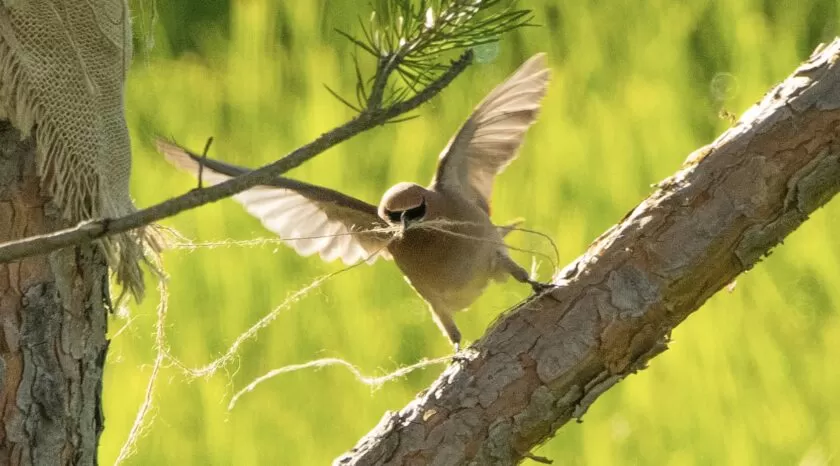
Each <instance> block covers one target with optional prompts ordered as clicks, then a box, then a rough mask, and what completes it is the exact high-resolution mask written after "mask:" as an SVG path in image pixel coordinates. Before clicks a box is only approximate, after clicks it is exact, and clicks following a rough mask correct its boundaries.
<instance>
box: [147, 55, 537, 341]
mask: <svg viewBox="0 0 840 466" xmlns="http://www.w3.org/2000/svg"><path fill="white" fill-rule="evenodd" d="M548 79H549V70H548V69H547V68H546V66H545V56H544V54H537V55H535V56H533V57H532V58H531V59H529V60H528V61H527V62H525V63H524V64H523V65H522V66H521V67H520V68H519V69H518V70H517V71H516V72H515V73H514V74H513V76H511V77H510V78H508V80H507V81H505V82H504V83H502V84H500V85H499V86H498V87H496V88H495V89H493V91H492V92H490V94H489V95H488V96H487V97H486V98H485V99H484V100H483V101H482V102H481V103H480V104H479V105H478V107H477V108H476V109H475V111H474V112H473V114H472V115H471V116H470V117H469V119H468V120H467V121H466V123H464V125H463V126H462V127H461V129H460V130H459V131H458V132H457V133H456V134H455V136H454V137H453V138H452V139H451V140H450V141H449V144H448V145H447V146H446V148H445V149H444V150H443V152H442V153H441V155H440V161H439V163H438V168H437V173H436V174H435V177H434V179H433V180H432V183H431V185H429V187H428V188H424V187H422V186H420V185H417V184H414V183H399V184H397V185H395V186H394V187H392V188H391V189H389V190H388V191H386V192H385V194H384V195H383V196H382V200H381V202H380V203H379V207H378V208H377V207H376V206H374V205H372V204H368V203H367V202H364V201H361V200H358V199H355V198H353V197H350V196H347V195H345V194H342V193H340V192H337V191H333V190H331V189H327V188H323V187H320V186H315V185H311V184H308V183H304V182H301V181H296V180H292V179H289V178H283V177H277V178H276V179H275V180H274V181H273V182H272V183H271V184H270V185H260V186H256V187H254V188H251V189H248V190H246V191H243V192H241V193H239V194H237V195H235V196H234V199H236V200H237V201H238V202H239V203H241V204H242V205H243V206H244V207H245V209H246V210H247V211H248V212H249V213H251V215H254V216H255V217H257V218H259V219H260V220H261V221H262V223H263V225H264V226H265V227H266V228H268V229H269V230H271V231H273V232H274V233H276V234H277V235H279V236H280V237H281V238H282V239H283V240H287V241H288V244H289V245H290V246H291V247H293V248H294V249H295V250H296V251H297V252H298V253H300V254H301V255H304V256H307V255H310V254H314V253H316V252H317V253H319V254H320V255H321V257H322V258H323V259H324V260H326V261H332V260H335V259H337V258H339V257H340V258H341V259H342V260H343V261H344V262H345V263H346V264H355V263H357V262H359V261H360V260H366V261H368V262H369V263H372V262H373V261H375V260H376V259H377V258H378V257H382V258H384V259H393V260H394V262H396V264H397V266H398V267H399V268H400V270H401V271H402V273H403V274H404V275H405V278H406V279H407V281H408V282H409V283H410V284H411V285H412V286H413V287H414V289H415V290H416V291H417V293H419V294H420V296H422V297H423V299H425V300H426V301H427V302H428V303H429V307H430V310H431V312H432V316H433V317H434V320H435V322H436V323H437V325H438V326H439V327H440V329H441V330H442V331H443V332H444V333H445V334H446V335H447V336H448V337H449V340H451V341H452V343H453V344H454V345H455V349H456V351H458V350H459V345H460V342H461V333H460V332H459V331H458V327H456V326H455V321H454V320H453V315H454V313H455V312H456V311H459V310H462V309H464V308H466V307H467V306H469V305H470V304H472V303H473V301H475V300H476V299H477V298H478V297H479V295H481V293H482V291H483V290H484V288H485V287H486V286H487V284H488V282H489V280H490V279H491V278H492V279H495V280H503V279H504V278H506V277H507V275H511V276H513V277H514V278H515V279H516V280H518V281H520V282H523V283H528V284H530V285H531V286H532V287H533V288H534V290H535V291H536V292H539V291H542V290H543V289H545V288H546V287H548V286H549V285H544V284H541V283H539V282H536V281H533V280H531V279H530V278H529V276H528V273H527V272H526V271H525V269H523V268H522V267H520V266H519V265H518V264H516V263H515V262H514V261H513V260H512V259H511V258H510V257H509V256H508V252H507V248H506V247H505V245H504V242H503V237H504V235H505V233H506V230H505V228H504V227H497V226H495V225H493V223H492V222H491V221H490V196H491V191H492V188H493V179H494V177H495V176H496V174H498V173H500V172H501V171H502V170H503V169H504V168H505V167H506V166H507V165H508V164H509V163H510V162H511V161H512V160H513V159H514V158H515V157H516V155H517V152H518V149H519V146H520V145H521V144H522V140H523V137H524V136H525V132H526V131H527V130H528V128H529V127H530V126H531V124H532V123H533V122H534V120H535V119H536V117H537V112H538V111H539V108H540V101H541V99H542V97H543V95H545V92H546V87H547V85H548ZM157 146H158V150H160V151H161V152H162V153H164V154H165V156H166V158H167V160H169V162H171V163H172V164H173V165H175V166H176V167H178V168H179V169H181V170H184V171H188V172H190V173H192V174H193V175H197V174H198V171H199V166H200V164H203V166H204V167H203V169H202V178H203V180H204V181H206V182H208V183H211V184H217V183H221V182H223V181H225V180H227V179H229V178H231V177H235V176H238V175H241V174H243V173H246V172H248V171H249V170H248V169H245V168H241V167H237V166H233V165H228V164H225V163H222V162H218V161H215V160H211V159H207V158H202V157H200V156H198V155H196V154H193V153H190V152H188V151H187V150H185V149H183V148H181V147H179V146H177V145H174V144H172V143H170V142H166V141H163V140H158V143H157ZM389 227H390V229H389ZM395 227H399V228H395ZM370 230H374V231H370ZM383 230H386V231H383ZM395 232H396V233H395Z"/></svg>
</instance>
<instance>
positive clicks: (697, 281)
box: [336, 39, 840, 466]
mask: <svg viewBox="0 0 840 466" xmlns="http://www.w3.org/2000/svg"><path fill="white" fill-rule="evenodd" d="M838 56H840V39H837V40H835V41H834V42H833V43H832V44H831V45H829V46H827V47H825V48H824V49H823V50H822V51H821V52H815V54H814V55H813V56H812V58H811V59H810V60H809V61H808V62H806V63H804V64H803V65H802V66H800V67H799V69H797V70H796V71H795V72H794V74H793V75H792V76H791V77H790V78H788V79H787V80H785V81H784V82H783V83H782V84H780V85H779V86H777V87H776V88H775V89H773V90H771V91H770V92H769V93H768V94H767V95H766V96H765V97H764V99H763V100H762V101H761V102H760V103H759V104H758V105H756V106H754V107H753V108H751V109H750V110H748V111H747V113H745V114H744V116H743V117H742V118H741V120H740V121H739V122H738V124H736V125H735V126H734V127H732V128H731V129H729V130H728V131H727V132H725V133H724V134H723V135H721V136H720V137H719V138H718V139H717V140H716V141H714V142H713V143H712V144H710V145H708V146H706V147H704V148H702V149H700V150H698V151H696V152H694V153H693V154H691V155H690V156H689V158H688V160H686V162H685V165H684V166H683V168H682V169H681V170H680V171H678V172H677V173H676V174H675V175H674V176H672V177H671V178H669V179H667V180H665V181H663V182H662V183H660V184H659V187H658V189H657V190H656V192H654V193H653V194H652V195H651V196H650V197H648V198H647V199H645V200H644V201H642V203H641V204H639V205H638V206H637V207H636V208H635V209H633V210H632V211H630V212H629V213H628V214H627V215H626V216H625V218H624V219H622V221H621V222H620V223H619V224H618V225H616V226H614V227H612V228H611V229H610V230H608V231H607V232H606V233H604V234H603V235H602V236H601V237H600V238H598V239H597V240H596V241H595V243H594V244H593V245H592V246H590V248H589V250H588V251H587V252H586V253H585V254H584V255H583V256H581V257H580V258H579V259H577V260H576V261H575V262H574V263H573V264H572V265H571V266H569V267H567V268H566V269H565V270H564V272H563V273H561V275H560V276H558V277H556V278H555V283H556V284H557V288H556V289H554V290H553V292H552V293H551V294H550V295H546V296H542V297H539V298H536V299H533V300H531V301H530V302H527V303H525V304H523V305H522V306H519V307H518V309H516V310H514V311H513V312H511V313H509V314H507V315H505V316H503V317H501V318H500V319H499V321H498V322H497V323H496V325H494V326H493V328H492V329H490V330H489V331H488V332H487V334H486V335H485V336H484V337H483V338H482V339H481V340H479V341H478V342H477V343H476V344H475V345H474V347H473V348H470V350H473V351H474V353H475V354H473V355H470V356H468V357H466V358H465V359H466V360H465V361H463V362H459V363H457V364H453V365H452V366H451V367H449V368H448V369H447V370H446V371H444V373H443V374H441V376H440V377H439V378H438V380H437V381H435V382H434V383H433V384H432V385H431V387H429V389H428V390H425V391H424V392H423V393H421V394H420V395H419V396H418V397H417V398H416V399H415V400H414V401H412V402H411V403H409V405H408V406H406V407H405V408H403V409H402V410H401V411H400V412H398V413H387V414H386V415H385V416H384V418H383V419H382V421H381V422H380V423H379V425H378V426H376V427H375V428H374V429H373V430H372V431H371V432H370V433H369V434H368V435H367V436H365V437H364V438H362V439H361V440H360V441H359V443H358V444H357V445H356V446H355V448H353V449H352V450H351V451H350V452H348V453H346V454H345V455H343V456H342V457H341V458H339V459H338V460H336V464H340V465H351V464H352V465H384V464H389V465H390V464H395V465H397V464H400V465H420V464H433V465H439V466H443V465H460V464H475V465H484V464H494V465H495V464H514V463H517V462H519V461H521V460H522V459H523V458H524V457H527V456H529V453H528V452H529V451H530V450H531V449H532V448H534V447H535V446H536V445H539V444H540V443H541V442H543V441H545V440H546V439H548V438H549V437H550V436H552V435H553V434H554V432H555V431H556V430H557V429H559V428H560V427H561V426H563V425H564V424H565V423H566V422H568V421H569V420H570V419H574V418H580V417H581V416H582V415H583V414H584V413H585V412H586V410H587V408H588V407H589V406H590V405H591V404H592V403H593V402H594V401H595V400H596V399H597V398H598V397H599V396H600V395H601V394H602V393H604V392H605V391H606V390H608V389H609V388H610V387H612V386H613V385H615V384H616V383H618V382H619V381H620V380H622V379H623V378H625V377H627V376H628V375H630V374H633V373H635V372H636V371H638V370H640V369H643V368H644V367H645V365H646V364H647V363H648V361H649V360H650V359H651V358H653V357H654V356H656V355H657V354H659V353H661V352H662V351H664V350H665V349H666V348H667V343H668V336H669V334H670V332H671V330H672V329H673V328H674V327H676V326H677V325H678V324H679V323H681V322H682V321H683V320H684V319H685V318H686V317H688V316H689V315H690V314H691V313H692V312H694V311H695V310H696V309H697V308H699V307H700V306H701V305H702V304H703V303H704V302H705V301H706V299H708V298H709V297H710V296H712V295H713V294H714V293H716V292H717V291H718V290H720V289H721V288H723V287H724V286H726V285H727V284H728V283H730V282H731V281H732V280H733V279H734V278H735V277H736V276H738V274H740V273H742V272H744V271H746V270H749V269H750V268H752V267H753V266H754V265H755V264H756V263H757V262H758V261H759V260H760V259H761V258H762V257H763V256H764V255H765V254H768V253H769V251H770V250H771V248H773V247H774V246H775V245H776V244H778V243H779V242H781V241H782V240H783V239H784V238H785V237H786V236H787V235H788V234H790V233H791V232H792V231H793V230H794V229H796V228H797V227H798V226H799V225H800V224H801V223H802V222H804V221H805V220H807V218H808V215H810V214H811V212H813V211H814V210H816V209H817V208H819V207H820V206H822V205H823V204H824V203H825V202H827V201H828V200H829V199H831V198H832V197H833V196H834V195H835V194H836V193H837V192H838V190H840V63H838V61H837V57H838ZM616 156H620V154H616ZM713 337H714V336H710V338H713Z"/></svg>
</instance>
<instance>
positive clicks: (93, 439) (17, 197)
mask: <svg viewBox="0 0 840 466" xmlns="http://www.w3.org/2000/svg"><path fill="white" fill-rule="evenodd" d="M40 184H41V183H40V179H39V178H38V177H37V175H36V172H35V146H34V143H33V142H32V139H31V138H30V139H26V140H23V141H21V139H20V134H19V133H18V132H17V131H16V130H15V129H14V128H13V127H12V126H11V125H10V124H9V123H8V122H6V121H0V243H2V242H6V241H10V240H14V239H19V238H24V237H28V236H32V235H38V234H43V233H47V232H50V231H55V230H57V229H59V228H66V227H67V226H68V225H66V224H64V223H63V222H62V221H61V220H60V212H59V210H58V209H55V208H53V207H52V206H51V205H50V203H49V198H48V197H46V196H45V195H44V194H43V192H42V190H41V187H40ZM107 280H108V276H107V268H106V265H105V259H104V257H103V255H102V254H101V252H100V251H99V250H98V249H97V248H96V247H94V246H93V245H91V244H86V245H83V246H77V247H75V248H70V249H65V250H62V251H58V252H55V253H52V254H49V255H42V256H34V257H29V258H26V259H23V260H19V261H15V262H10V263H5V264H0V329H2V332H0V464H3V465H71V464H72V465H92V464H96V453H97V451H96V450H97V445H98V442H99V436H100V434H101V433H102V429H103V416H102V403H101V395H102V370H103V367H104V363H105V353H106V351H107V348H108V340H107V339H106V338H105V332H106V325H107V320H106V319H107V312H106V305H105V304H106V301H105V300H106V299H107V298H108V295H107V286H108V281H107Z"/></svg>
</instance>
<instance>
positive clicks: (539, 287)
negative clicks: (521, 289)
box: [528, 280, 555, 294]
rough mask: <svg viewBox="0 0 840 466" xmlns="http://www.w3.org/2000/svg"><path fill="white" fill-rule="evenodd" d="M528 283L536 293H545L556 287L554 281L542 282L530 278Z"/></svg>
mask: <svg viewBox="0 0 840 466" xmlns="http://www.w3.org/2000/svg"><path fill="white" fill-rule="evenodd" d="M528 284H529V285H531V289H532V290H534V294H543V293H545V292H546V291H550V290H551V289H552V288H554V287H555V285H554V284H553V283H542V282H538V281H536V280H528Z"/></svg>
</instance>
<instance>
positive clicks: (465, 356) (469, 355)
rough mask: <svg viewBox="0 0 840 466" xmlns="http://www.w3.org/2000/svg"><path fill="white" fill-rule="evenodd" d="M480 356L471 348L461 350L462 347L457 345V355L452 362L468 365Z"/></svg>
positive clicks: (454, 355) (453, 356)
mask: <svg viewBox="0 0 840 466" xmlns="http://www.w3.org/2000/svg"><path fill="white" fill-rule="evenodd" d="M477 356H478V351H476V350H474V349H471V348H464V349H461V345H460V344H458V343H455V354H453V355H452V362H454V363H459V364H466V363H468V362H470V361H472V360H473V359H475V358H476V357H477Z"/></svg>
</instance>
